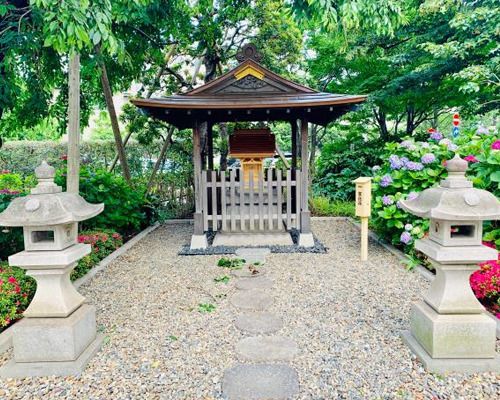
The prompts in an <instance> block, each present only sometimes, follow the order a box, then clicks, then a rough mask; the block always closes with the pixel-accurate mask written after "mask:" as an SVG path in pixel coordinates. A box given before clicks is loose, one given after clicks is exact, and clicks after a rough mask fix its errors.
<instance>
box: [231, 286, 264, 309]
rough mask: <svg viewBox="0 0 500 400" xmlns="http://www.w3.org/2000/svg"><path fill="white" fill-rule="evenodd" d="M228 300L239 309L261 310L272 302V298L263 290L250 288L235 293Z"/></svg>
mask: <svg viewBox="0 0 500 400" xmlns="http://www.w3.org/2000/svg"><path fill="white" fill-rule="evenodd" d="M230 302H231V304H232V305H233V306H235V307H236V308H239V309H240V310H255V311H263V310H265V309H266V308H268V307H269V306H271V305H272V304H273V298H272V297H271V296H270V295H268V294H267V293H266V292H264V291H263V290H260V289H251V290H243V291H239V292H237V293H235V294H234V295H233V296H232V297H231V299H230Z"/></svg>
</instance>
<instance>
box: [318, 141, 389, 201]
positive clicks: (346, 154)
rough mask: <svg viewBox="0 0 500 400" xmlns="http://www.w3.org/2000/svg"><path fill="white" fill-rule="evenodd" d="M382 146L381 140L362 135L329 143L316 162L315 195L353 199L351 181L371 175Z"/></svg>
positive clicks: (378, 161) (335, 198)
mask: <svg viewBox="0 0 500 400" xmlns="http://www.w3.org/2000/svg"><path fill="white" fill-rule="evenodd" d="M382 145H383V144H382V143H381V142H379V141H375V140H370V141H366V140H364V139H363V138H362V137H360V136H354V137H346V138H337V139H336V140H334V141H332V142H330V143H326V144H325V145H324V146H323V148H322V149H321V155H320V157H319V158H318V161H317V167H316V168H317V172H316V176H315V180H314V183H313V191H314V194H315V195H317V196H325V197H328V198H329V199H332V200H342V201H345V200H352V199H353V198H354V184H353V183H352V181H353V180H354V179H356V178H358V177H360V176H370V175H371V167H372V166H374V165H376V164H379V163H380V155H381V149H382Z"/></svg>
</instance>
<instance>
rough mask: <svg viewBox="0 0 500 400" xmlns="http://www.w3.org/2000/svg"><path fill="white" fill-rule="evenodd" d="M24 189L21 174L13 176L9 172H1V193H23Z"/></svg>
mask: <svg viewBox="0 0 500 400" xmlns="http://www.w3.org/2000/svg"><path fill="white" fill-rule="evenodd" d="M22 188H23V179H22V178H21V175H19V174H13V173H11V172H10V171H9V170H2V171H0V191H2V190H8V191H11V192H16V191H21V189H22Z"/></svg>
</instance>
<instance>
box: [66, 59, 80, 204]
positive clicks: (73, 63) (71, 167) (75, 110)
mask: <svg viewBox="0 0 500 400" xmlns="http://www.w3.org/2000/svg"><path fill="white" fill-rule="evenodd" d="M68 90H69V94H68V176H67V178H66V190H67V191H68V192H69V193H76V194H78V192H79V190H80V55H79V54H76V53H75V54H72V55H71V56H70V59H69V70H68Z"/></svg>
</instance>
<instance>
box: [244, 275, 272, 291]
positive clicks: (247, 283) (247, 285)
mask: <svg viewBox="0 0 500 400" xmlns="http://www.w3.org/2000/svg"><path fill="white" fill-rule="evenodd" d="M235 286H236V289H240V290H250V289H271V288H272V287H273V281H272V280H271V279H269V278H266V277H265V276H257V277H255V278H240V279H238V280H237V281H236V285H235Z"/></svg>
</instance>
